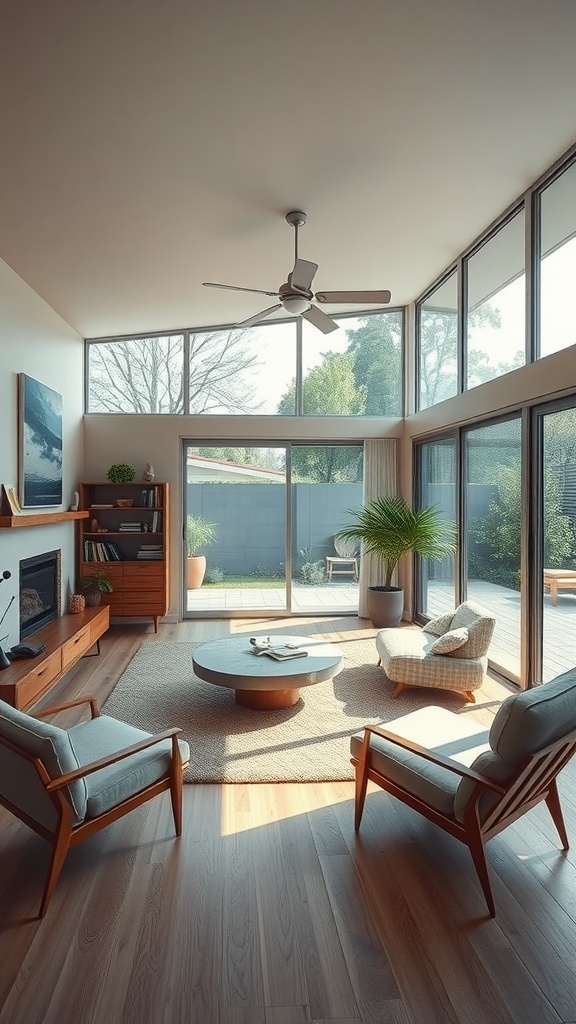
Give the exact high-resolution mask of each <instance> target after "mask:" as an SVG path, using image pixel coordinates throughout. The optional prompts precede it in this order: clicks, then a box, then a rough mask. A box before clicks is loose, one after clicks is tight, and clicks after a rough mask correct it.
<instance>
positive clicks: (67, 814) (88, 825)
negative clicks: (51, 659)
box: [0, 697, 187, 917]
mask: <svg viewBox="0 0 576 1024" xmlns="http://www.w3.org/2000/svg"><path fill="white" fill-rule="evenodd" d="M83 704H89V705H90V717H91V718H98V717H99V715H100V712H99V710H98V706H97V704H96V701H95V699H94V698H93V697H87V698H84V699H82V700H73V701H70V702H69V703H68V704H59V705H58V706H57V707H53V708H46V710H45V711H38V712H36V713H35V714H34V715H32V716H31V717H33V718H45V717H47V716H48V715H55V714H56V713H57V712H59V711H67V710H68V709H69V708H74V707H80V706H81V705H83ZM181 732H182V730H181V729H177V728H173V729H166V730H165V731H164V732H161V733H157V734H156V735H155V736H150V737H149V738H148V739H145V740H140V742H138V743H133V744H131V746H129V747H124V748H123V749H122V750H118V751H116V752H115V753H114V754H111V755H110V756H109V757H102V758H100V759H99V760H98V761H92V762H91V763H90V764H87V765H84V767H82V768H77V769H75V770H74V771H71V772H66V774H65V775H61V776H59V777H58V778H57V779H52V778H51V777H50V775H49V774H48V772H47V771H46V768H45V767H44V764H43V762H42V760H41V759H40V758H38V757H35V756H34V755H33V754H28V753H27V752H26V751H23V750H22V749H21V748H20V747H19V746H17V744H15V743H12V742H11V741H10V740H7V739H4V738H2V737H0V743H2V744H3V745H4V746H5V747H7V748H8V749H9V750H12V751H13V752H14V753H16V754H18V755H19V756H20V757H23V758H25V759H26V760H27V761H29V762H30V764H32V765H33V767H34V768H35V770H36V772H37V774H38V776H39V778H40V781H41V783H42V785H43V786H44V789H45V791H46V793H47V795H48V796H49V798H50V800H51V801H52V803H53V804H54V806H55V808H56V811H57V814H58V821H57V824H56V828H55V829H54V831H53V832H51V831H50V830H49V829H47V828H45V827H44V826H43V825H41V824H40V823H39V822H37V821H35V820H34V819H33V818H30V817H29V816H28V815H27V814H26V813H25V812H23V811H22V810H20V808H18V807H15V806H14V805H13V804H12V803H11V802H10V801H9V800H6V799H4V798H2V797H1V796H0V804H2V806H3V807H6V809H7V810H8V811H10V812H11V813H12V814H14V815H15V816H16V817H17V818H19V819H20V821H23V822H24V824H26V825H28V826H29V827H30V828H31V829H33V830H34V831H35V832H37V833H38V835H40V836H42V838H43V839H46V840H47V841H48V842H49V843H50V844H51V846H52V856H51V859H50V867H49V870H48V877H47V880H46V884H45V887H44V893H43V896H42V903H41V905H40V913H39V915H38V916H39V917H44V915H45V914H46V911H47V909H48V904H49V903H50V899H51V897H52V894H53V892H54V889H55V887H56V882H57V881H58V876H59V875H60V871H61V870H62V865H63V864H64V860H65V858H66V854H67V853H68V850H69V849H71V848H72V847H73V846H76V845H77V843H80V842H82V840H83V839H87V838H88V837H89V836H91V835H94V833H95V832H99V831H100V830H101V829H103V828H106V826H107V825H110V824H111V823H112V822H113V821H116V820H117V819H118V818H121V817H123V816H124V815H125V814H128V813H129V812H130V811H132V810H134V809H135V808H136V807H139V806H140V804H143V803H146V802H147V801H148V800H151V799H152V797H155V796H157V795H158V794H159V793H164V792H166V790H170V796H171V800H172V815H173V818H174V828H175V831H176V835H177V836H180V835H182V772H183V769H184V768H185V767H186V764H187V762H186V764H183V762H182V758H181V756H180V748H179V746H178V739H177V737H178V734H179V733H181ZM167 739H171V740H172V760H171V770H170V773H169V774H167V775H166V776H165V777H164V778H163V779H159V780H158V781H157V782H154V783H152V784H151V785H150V786H146V787H145V788H144V789H142V790H140V792H139V793H135V794H134V795H133V796H131V797H128V799H126V800H123V801H122V802H121V803H119V804H117V805H116V806H115V807H111V808H110V810H108V811H105V812H104V813H103V814H99V815H98V816H97V817H96V818H89V819H88V820H86V821H83V822H81V823H80V824H77V825H75V824H74V813H73V809H72V804H71V801H70V797H69V795H68V793H67V792H66V791H65V787H66V786H69V785H70V783H71V782H76V781H77V780H78V779H83V778H85V777H86V776H87V775H91V774H92V773H93V772H97V771H99V770H100V769H101V768H106V767H107V766H108V765H112V764H117V763H118V762H119V761H122V760H124V758H126V757H130V756H131V755H132V754H136V753H138V751H140V750H146V749H148V747H152V746H154V745H155V744H156V743H160V742H162V741H163V740H167Z"/></svg>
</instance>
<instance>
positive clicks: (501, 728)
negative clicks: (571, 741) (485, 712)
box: [490, 668, 576, 766]
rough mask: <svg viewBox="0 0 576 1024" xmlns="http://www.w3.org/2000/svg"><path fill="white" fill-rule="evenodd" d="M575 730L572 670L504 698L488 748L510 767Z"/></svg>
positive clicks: (575, 671) (575, 688)
mask: <svg viewBox="0 0 576 1024" xmlns="http://www.w3.org/2000/svg"><path fill="white" fill-rule="evenodd" d="M573 729H576V669H575V668H571V669H569V670H568V672H564V673H563V674H562V675H560V676H556V678H555V679H552V680H551V681H550V682H549V683H542V685H541V686H537V687H535V688H533V689H531V690H524V692H523V693H516V694H513V696H511V697H508V698H507V699H506V700H505V701H504V703H503V704H502V705H501V707H500V709H499V711H498V714H497V715H496V717H495V719H494V721H493V723H492V728H491V729H490V746H491V747H492V750H493V751H494V752H495V753H496V754H498V755H499V756H500V757H501V758H502V759H503V760H504V761H507V762H508V763H509V764H512V765H514V766H516V765H518V764H519V762H520V761H521V760H522V758H524V757H526V756H527V755H530V754H533V753H535V751H537V750H541V749H542V748H543V747H547V746H548V744H549V743H554V742H555V741H556V740H558V739H560V738H561V737H562V736H564V735H566V734H567V733H569V732H571V731H572V730H573Z"/></svg>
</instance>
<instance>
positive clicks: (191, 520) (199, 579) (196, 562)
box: [186, 516, 216, 590]
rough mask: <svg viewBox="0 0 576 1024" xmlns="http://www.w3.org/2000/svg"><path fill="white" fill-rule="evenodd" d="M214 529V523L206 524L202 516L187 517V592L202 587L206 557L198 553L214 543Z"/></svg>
mask: <svg viewBox="0 0 576 1024" xmlns="http://www.w3.org/2000/svg"><path fill="white" fill-rule="evenodd" d="M215 529H216V523H208V522H206V520H205V519H203V518H202V516H188V517H187V519H186V543H187V549H188V563H187V587H188V590H198V588H199V587H201V586H202V583H203V580H204V573H205V572H206V557H205V555H199V554H198V552H199V550H200V548H205V547H207V546H208V545H209V544H213V543H214V541H215V540H216V535H215V532H214V531H215Z"/></svg>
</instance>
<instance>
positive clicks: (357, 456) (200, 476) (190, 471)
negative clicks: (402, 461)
mask: <svg viewBox="0 0 576 1024" xmlns="http://www.w3.org/2000/svg"><path fill="white" fill-rule="evenodd" d="M362 454H363V448H362V445H358V444H351V445H311V444H306V445H299V444H290V443H286V444H283V445H272V444H271V445H269V446H268V445H266V446H256V445H252V444H241V445H238V443H235V444H234V443H233V442H228V443H225V442H217V443H214V444H212V445H205V446H202V447H199V446H197V445H193V444H191V443H190V442H186V443H185V444H184V453H183V479H184V480H185V481H186V483H185V488H184V495H183V523H184V536H183V570H184V602H183V607H184V615H185V617H194V616H198V617H199V616H202V615H214V616H215V615H218V616H220V615H224V616H225V615H231V616H232V615H239V614H244V615H252V614H261V615H269V616H274V615H279V614H282V613H292V614H311V613H316V614H317V613H327V614H328V613H330V614H334V613H336V614H342V613H344V614H345V613H349V614H357V610H358V558H357V552H351V553H350V555H351V557H350V558H344V559H343V560H341V559H342V556H341V554H339V552H338V550H337V546H336V543H335V534H336V533H337V531H338V530H339V529H340V528H341V527H342V526H344V525H346V524H347V523H348V522H349V521H350V519H351V517H350V515H349V514H348V511H347V510H348V509H350V508H358V507H359V506H360V503H361V501H362ZM344 554H345V555H347V554H348V552H345V553H344ZM198 569H200V570H202V573H201V574H200V575H198Z"/></svg>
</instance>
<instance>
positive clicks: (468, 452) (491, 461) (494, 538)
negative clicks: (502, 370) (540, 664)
mask: <svg viewBox="0 0 576 1024" xmlns="http://www.w3.org/2000/svg"><path fill="white" fill-rule="evenodd" d="M463 443H464V461H465V467H466V473H465V480H466V483H465V490H464V507H465V516H464V537H465V556H466V560H465V574H466V580H465V589H466V595H467V597H469V598H471V599H472V600H474V601H478V603H479V604H481V605H484V607H486V608H490V609H491V610H492V611H493V613H494V614H495V616H496V628H495V631H494V638H493V641H492V645H491V648H490V660H491V661H492V662H493V663H494V664H495V665H500V666H501V667H502V669H503V670H504V672H505V673H509V674H511V675H513V676H519V675H520V543H521V522H522V508H521V494H522V491H521V423H520V418H519V417H515V418H514V419H507V420H502V421H501V422H500V423H495V424H491V425H490V426H486V427H480V428H479V429H477V430H466V431H465V432H464V434H463Z"/></svg>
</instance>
